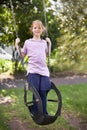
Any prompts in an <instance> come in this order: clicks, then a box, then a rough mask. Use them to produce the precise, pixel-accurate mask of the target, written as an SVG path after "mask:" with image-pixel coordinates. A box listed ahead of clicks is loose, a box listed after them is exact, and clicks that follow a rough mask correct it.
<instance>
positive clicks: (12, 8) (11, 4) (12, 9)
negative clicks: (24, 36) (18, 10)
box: [10, 0, 18, 37]
mask: <svg viewBox="0 0 87 130" xmlns="http://www.w3.org/2000/svg"><path fill="white" fill-rule="evenodd" d="M10 6H11V11H12V17H13V21H14V31H15V34H16V37H18V32H17V29H16V19H15V13H14V6H13V3H12V0H10Z"/></svg>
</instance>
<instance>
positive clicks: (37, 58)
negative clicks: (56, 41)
mask: <svg viewBox="0 0 87 130" xmlns="http://www.w3.org/2000/svg"><path fill="white" fill-rule="evenodd" d="M22 52H23V53H24V54H26V55H27V56H28V57H29V60H28V69H27V73H37V74H40V75H44V76H49V70H48V67H47V64H46V54H47V53H48V47H47V43H46V41H45V40H34V39H28V40H26V41H25V43H24V46H23V49H22Z"/></svg>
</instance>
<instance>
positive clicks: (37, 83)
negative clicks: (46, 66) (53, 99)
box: [28, 73, 51, 114]
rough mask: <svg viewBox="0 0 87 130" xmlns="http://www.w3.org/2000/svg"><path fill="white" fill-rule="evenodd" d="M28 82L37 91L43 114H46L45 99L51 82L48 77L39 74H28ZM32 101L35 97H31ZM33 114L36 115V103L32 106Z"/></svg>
mask: <svg viewBox="0 0 87 130" xmlns="http://www.w3.org/2000/svg"><path fill="white" fill-rule="evenodd" d="M28 82H29V83H31V84H32V85H33V86H34V87H35V88H36V89H37V91H38V93H39V95H40V97H41V100H42V105H43V114H47V110H46V107H47V99H46V93H47V91H48V90H50V88H51V82H50V79H49V77H47V76H42V75H39V74H31V73H29V74H28ZM33 99H35V97H34V96H33ZM33 112H34V113H35V114H38V108H37V103H34V106H33Z"/></svg>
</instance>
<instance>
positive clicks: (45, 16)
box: [43, 0, 50, 68]
mask: <svg viewBox="0 0 87 130" xmlns="http://www.w3.org/2000/svg"><path fill="white" fill-rule="evenodd" d="M43 9H44V20H45V26H46V37H48V24H47V14H46V4H45V0H43ZM48 68H50V58H49V45H48Z"/></svg>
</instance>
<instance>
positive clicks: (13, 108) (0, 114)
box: [0, 84, 87, 130]
mask: <svg viewBox="0 0 87 130" xmlns="http://www.w3.org/2000/svg"><path fill="white" fill-rule="evenodd" d="M58 88H59V90H60V92H61V95H62V102H63V105H62V111H61V116H60V117H58V119H57V120H56V121H55V122H54V123H53V124H51V125H47V126H39V125H36V124H35V123H34V122H33V120H32V119H31V117H30V114H29V111H28V109H27V107H26V106H25V105H24V99H23V96H24V90H23V88H12V89H6V90H5V89H3V90H0V97H1V98H2V97H4V98H7V99H8V100H9V102H10V101H11V103H9V102H7V103H2V104H0V130H10V127H9V121H10V120H11V119H13V118H14V117H16V118H17V119H19V120H20V119H21V120H22V121H26V122H29V128H31V129H32V128H33V129H38V130H39V129H40V130H76V128H74V126H71V125H70V124H69V123H68V121H67V119H66V118H65V117H64V114H67V113H71V114H72V115H73V116H75V117H76V118H78V117H81V118H83V119H86V120H87V85H86V84H79V85H66V86H65V85H61V86H58ZM51 96H52V97H54V93H53V94H52V95H51ZM50 107H51V109H53V110H54V108H55V107H54V105H52V104H50ZM49 109H50V108H49Z"/></svg>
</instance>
